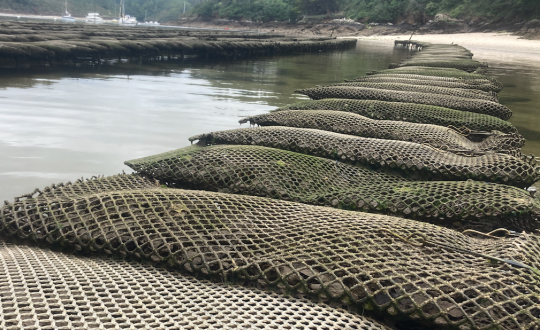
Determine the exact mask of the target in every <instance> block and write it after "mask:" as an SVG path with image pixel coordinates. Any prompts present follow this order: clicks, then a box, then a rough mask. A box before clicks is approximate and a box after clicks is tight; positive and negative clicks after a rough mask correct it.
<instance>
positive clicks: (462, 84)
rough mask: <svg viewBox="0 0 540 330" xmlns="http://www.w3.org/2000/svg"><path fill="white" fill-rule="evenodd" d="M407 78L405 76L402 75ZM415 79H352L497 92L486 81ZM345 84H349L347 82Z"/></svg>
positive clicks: (377, 77)
mask: <svg viewBox="0 0 540 330" xmlns="http://www.w3.org/2000/svg"><path fill="white" fill-rule="evenodd" d="M403 76H407V75H403ZM415 77H417V78H406V77H403V78H399V77H396V78H394V77H386V76H383V77H380V76H378V75H377V76H366V77H361V78H356V79H354V82H369V83H388V84H408V85H420V86H434V87H445V88H459V89H466V90H472V91H476V90H479V91H486V92H493V93H495V91H496V90H497V88H495V86H493V85H492V84H489V83H488V81H486V82H485V83H478V84H470V83H468V82H467V81H466V80H463V81H458V80H454V81H446V80H433V79H432V80H428V79H422V78H420V77H421V76H415ZM346 82H350V81H347V80H346Z"/></svg>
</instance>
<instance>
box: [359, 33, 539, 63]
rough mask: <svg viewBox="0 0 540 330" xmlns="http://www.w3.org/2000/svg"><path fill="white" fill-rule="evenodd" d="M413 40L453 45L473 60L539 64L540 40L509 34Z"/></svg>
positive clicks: (432, 36)
mask: <svg viewBox="0 0 540 330" xmlns="http://www.w3.org/2000/svg"><path fill="white" fill-rule="evenodd" d="M410 37H411V36H410V35H388V36H371V37H357V38H358V39H360V40H388V41H394V40H407V39H409V38H410ZM413 39H414V40H420V41H427V42H432V43H441V44H447V43H448V44H449V43H454V44H458V45H461V46H463V47H466V48H468V49H470V50H471V51H472V52H473V53H474V55H475V59H482V58H494V57H496V58H497V59H500V60H501V61H503V62H504V61H512V60H525V59H529V60H531V61H538V62H540V40H527V39H521V37H520V36H516V35H513V34H511V33H458V34H425V35H414V36H413Z"/></svg>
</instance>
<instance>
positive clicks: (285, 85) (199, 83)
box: [0, 41, 540, 201]
mask: <svg viewBox="0 0 540 330" xmlns="http://www.w3.org/2000/svg"><path fill="white" fill-rule="evenodd" d="M475 54H476V55H477V56H476V57H475V58H476V59H479V60H485V61H488V62H489V63H490V66H491V67H492V69H490V72H489V74H490V75H493V76H495V77H496V78H498V79H500V80H501V81H502V82H503V83H504V84H505V85H506V86H507V87H506V88H505V89H504V90H503V92H502V93H501V101H502V103H504V104H506V105H508V106H509V107H510V108H511V109H512V110H513V111H514V113H515V115H514V117H513V118H512V120H511V121H512V122H513V123H514V124H515V125H516V126H517V127H518V128H519V130H520V132H522V134H524V136H525V137H526V138H527V139H528V142H527V145H526V148H525V151H526V152H533V153H536V154H538V155H540V134H539V133H540V119H539V116H538V108H537V105H538V104H540V63H531V62H530V61H521V62H520V61H516V60H515V59H513V58H512V59H508V58H505V57H501V56H500V54H499V53H491V52H487V51H486V52H481V51H477V52H475ZM403 55H404V52H403V51H400V50H395V49H393V43H391V42H387V41H360V42H359V43H358V46H357V47H356V49H351V50H347V51H343V52H333V53H318V54H308V55H295V56H284V57H268V58H257V59H247V60H237V61H223V62H207V61H200V60H196V59H191V60H185V61H184V62H176V63H169V62H157V63H156V62H154V63H151V64H142V65H132V64H127V63H126V64H121V65H114V66H101V67H99V68H92V67H82V68H81V67H79V68H53V69H48V68H40V69H31V70H20V71H14V70H11V71H9V70H2V71H0V159H1V161H0V200H10V201H11V200H12V199H13V197H14V196H19V195H21V194H24V193H28V192H31V191H32V190H33V189H34V188H36V187H39V188H43V187H45V186H48V185H50V184H51V183H53V182H54V183H58V182H67V181H74V180H76V179H77V178H80V177H91V176H93V175H99V174H105V175H111V174H116V173H119V172H121V171H122V170H125V171H126V172H128V171H129V172H131V171H130V170H129V168H128V167H126V166H125V165H123V162H124V161H125V160H129V159H133V158H138V157H143V156H148V155H152V154H156V153H160V152H165V151H169V150H173V149H177V148H180V147H184V146H186V145H189V141H188V140H187V139H188V137H190V136H192V135H195V134H199V133H204V132H210V131H216V130H224V129H232V128H238V127H239V124H238V120H239V119H240V118H241V117H244V116H250V115H255V114H260V113H264V112H267V111H269V110H271V109H274V108H276V107H278V106H283V105H286V104H289V103H293V102H297V101H300V100H302V99H306V98H305V97H303V96H301V95H298V94H294V90H295V89H297V88H305V87H311V86H314V85H324V84H329V83H334V82H341V81H343V79H352V78H355V77H358V76H361V75H363V74H365V72H367V71H371V70H378V69H386V68H387V67H388V64H389V63H391V62H398V61H399V60H400V59H401V58H402V57H403ZM245 127H247V126H245Z"/></svg>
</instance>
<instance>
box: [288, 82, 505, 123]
mask: <svg viewBox="0 0 540 330" xmlns="http://www.w3.org/2000/svg"><path fill="white" fill-rule="evenodd" d="M295 93H300V94H303V95H306V96H309V97H310V98H311V99H314V100H320V99H329V98H338V99H360V100H379V101H390V102H406V103H418V104H427V105H434V106H439V107H445V108H450V109H455V110H462V111H470V112H475V113H481V114H484V115H490V116H494V117H497V118H501V119H503V120H507V119H510V117H511V116H512V111H511V110H510V109H508V108H507V107H506V106H504V105H502V104H500V103H497V102H492V101H486V100H478V99H472V98H465V97H457V96H450V95H442V94H430V93H419V92H407V91H396V90H385V89H376V88H366V87H350V86H328V87H313V88H304V89H298V90H296V91H295Z"/></svg>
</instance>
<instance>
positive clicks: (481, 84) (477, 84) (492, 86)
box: [353, 72, 503, 93]
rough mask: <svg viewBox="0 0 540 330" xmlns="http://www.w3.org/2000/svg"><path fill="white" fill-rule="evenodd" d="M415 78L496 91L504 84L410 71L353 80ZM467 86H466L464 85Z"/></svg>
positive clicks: (435, 82)
mask: <svg viewBox="0 0 540 330" xmlns="http://www.w3.org/2000/svg"><path fill="white" fill-rule="evenodd" d="M396 78H397V79H414V80H423V81H427V82H431V81H433V82H434V84H439V83H446V84H448V83H452V84H466V85H469V86H471V87H473V88H476V89H481V90H485V91H495V92H497V93H498V92H500V91H501V90H502V89H503V86H502V84H496V83H494V82H493V81H490V80H488V79H462V78H452V77H438V76H423V75H421V74H410V73H398V72H396V73H387V74H377V75H372V76H364V77H359V78H356V79H353V81H367V80H371V79H396ZM463 88H465V87H463Z"/></svg>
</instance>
